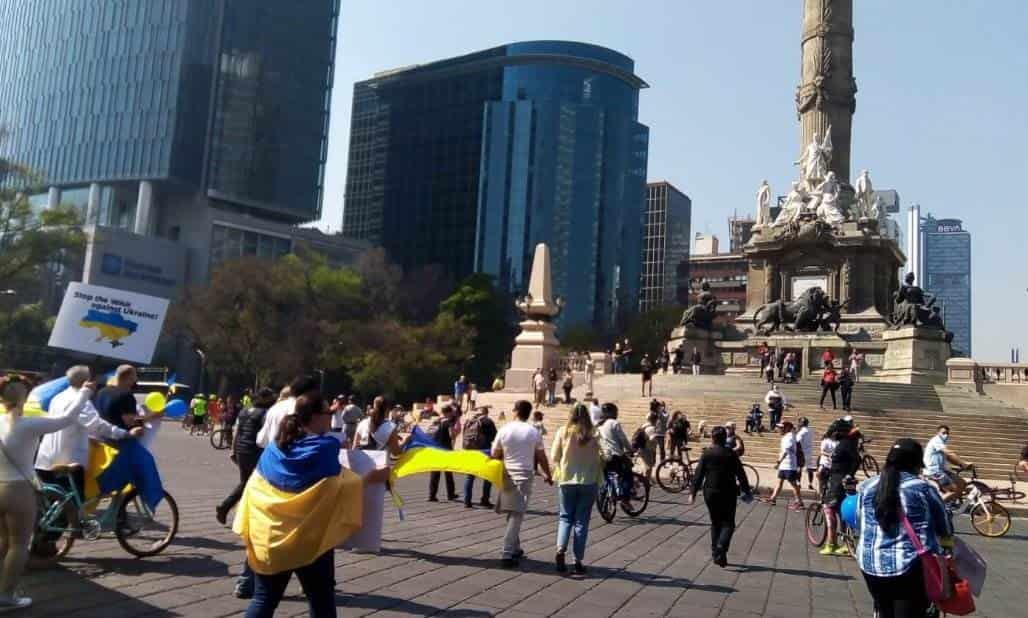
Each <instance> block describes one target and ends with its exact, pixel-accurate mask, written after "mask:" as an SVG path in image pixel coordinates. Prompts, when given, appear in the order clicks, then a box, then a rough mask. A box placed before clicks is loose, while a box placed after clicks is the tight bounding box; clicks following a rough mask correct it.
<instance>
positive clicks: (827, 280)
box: [669, 0, 951, 383]
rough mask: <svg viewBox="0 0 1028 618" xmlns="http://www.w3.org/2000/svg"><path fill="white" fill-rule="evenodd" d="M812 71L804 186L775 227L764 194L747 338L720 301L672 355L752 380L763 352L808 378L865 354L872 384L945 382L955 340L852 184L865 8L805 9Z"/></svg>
mask: <svg viewBox="0 0 1028 618" xmlns="http://www.w3.org/2000/svg"><path fill="white" fill-rule="evenodd" d="M801 48H802V63H801V79H800V85H799V86H798V87H797V89H796V110H797V114H798V116H799V121H800V145H801V149H800V153H799V158H798V159H797V160H796V161H795V164H796V166H797V168H798V177H797V179H796V180H795V181H794V182H792V185H791V188H790V189H789V192H788V195H787V196H786V197H785V199H784V201H782V202H781V204H780V209H779V211H778V213H777V215H776V216H774V217H773V218H772V216H771V204H770V199H771V189H770V187H769V185H768V184H767V181H764V182H763V183H762V184H761V186H760V188H759V189H758V191H757V218H756V224H755V225H754V227H753V236H752V237H751V239H750V241H749V242H748V243H747V245H746V246H745V247H744V248H743V254H744V255H745V256H746V258H747V260H748V261H749V272H748V281H747V292H746V307H747V311H746V313H745V314H743V315H740V316H739V317H738V318H737V319H736V330H734V331H733V330H723V329H714V328H713V327H712V320H713V317H714V313H715V310H716V307H717V304H718V301H717V299H716V297H715V296H714V295H713V294H712V293H711V292H710V291H709V290H704V291H703V292H701V295H700V298H699V302H698V303H697V304H696V305H694V306H692V307H690V308H688V309H687V310H686V312H685V314H684V315H683V317H682V324H681V326H680V327H679V328H677V329H675V330H674V331H673V332H672V335H671V341H670V342H669V347H670V348H672V349H674V348H675V347H677V346H679V345H684V346H685V348H686V351H687V352H689V351H691V349H692V348H693V347H695V348H697V349H698V350H699V351H700V352H701V355H702V357H703V359H704V362H703V364H704V371H710V372H711V373H722V372H723V373H733V372H746V371H752V370H753V365H754V362H755V361H754V352H755V350H756V348H757V347H758V346H759V345H761V344H763V343H765V342H766V343H767V344H768V346H769V347H775V348H780V349H783V350H785V351H787V352H789V351H791V352H795V353H797V355H798V356H799V357H800V358H801V359H802V362H801V372H802V374H803V375H805V376H806V375H812V374H813V373H814V372H815V371H816V370H818V369H820V365H821V360H820V359H821V355H822V354H823V352H824V350H826V349H829V350H832V352H833V353H834V355H835V356H836V358H840V357H842V356H843V354H844V353H846V352H848V351H849V350H857V351H858V352H861V353H863V354H864V358H865V375H866V374H869V375H868V377H870V378H872V379H877V380H881V381H890V382H902V383H935V382H943V381H945V371H946V360H947V359H948V358H949V339H950V338H951V337H950V335H949V334H948V333H947V332H946V331H945V328H944V327H943V325H942V322H941V319H940V317H939V311H938V309H936V308H934V307H933V301H932V299H931V298H930V297H929V296H928V295H927V294H925V293H924V292H923V291H922V290H921V289H920V288H919V287H917V285H916V282H915V281H913V280H912V276H908V279H909V280H907V281H905V282H904V284H903V285H902V286H901V285H900V281H899V273H900V269H901V268H902V267H903V265H904V264H905V262H906V257H905V256H904V255H903V252H902V251H901V250H900V249H899V246H898V244H897V242H896V238H895V232H894V230H895V229H896V228H895V225H893V223H892V222H891V221H890V220H889V217H888V213H887V212H886V209H885V207H884V206H883V205H882V204H881V202H880V201H879V200H878V198H877V197H876V196H875V193H874V189H873V186H872V182H871V178H870V174H869V173H868V172H867V170H863V171H862V172H861V174H860V175H859V176H858V178H857V179H856V181H855V182H853V183H852V184H851V182H850V137H851V127H852V119H853V113H854V111H855V110H856V92H857V85H856V80H855V79H854V77H853V53H852V52H853V1H852V0H804V13H803V34H802V42H801Z"/></svg>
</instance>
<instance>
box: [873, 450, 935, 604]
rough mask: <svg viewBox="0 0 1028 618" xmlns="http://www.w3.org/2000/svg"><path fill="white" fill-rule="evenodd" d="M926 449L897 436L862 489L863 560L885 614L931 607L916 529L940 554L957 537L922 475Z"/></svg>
mask: <svg viewBox="0 0 1028 618" xmlns="http://www.w3.org/2000/svg"><path fill="white" fill-rule="evenodd" d="M923 454H924V451H923V449H922V448H921V445H920V444H919V443H918V442H917V441H916V440H911V439H909V438H903V439H900V440H897V441H896V443H895V444H893V445H892V448H891V449H889V455H888V457H887V458H886V460H885V467H884V468H883V469H882V473H881V475H880V476H876V477H872V478H870V479H867V480H866V481H864V482H863V483H861V484H860V487H858V488H857V491H858V494H859V503H858V504H859V505H858V509H857V517H858V525H859V529H860V542H859V544H858V545H857V564H858V565H860V570H861V571H862V572H863V574H864V580H865V581H866V582H867V588H868V590H869V591H870V592H871V597H872V598H873V599H874V602H875V609H876V610H877V612H878V614H877V615H878V616H879V617H880V618H922V617H923V616H924V615H925V612H926V611H927V609H928V598H927V597H926V596H925V584H924V573H923V572H922V569H921V561H920V559H919V558H918V556H917V550H916V549H915V546H914V542H913V540H912V539H911V533H913V534H916V535H917V537H918V540H919V542H920V544H921V545H923V546H924V547H925V548H926V549H927V550H928V551H931V552H935V553H938V552H940V551H941V546H942V545H943V544H947V543H948V542H949V541H950V540H951V537H952V536H953V529H952V528H951V527H950V522H949V519H948V518H947V517H946V507H945V506H943V503H942V498H941V497H940V496H939V492H938V491H937V490H936V489H935V488H934V487H932V486H931V485H930V484H928V482H927V481H925V480H923V479H922V478H920V477H919V476H918V474H919V473H920V472H921V466H922V457H923Z"/></svg>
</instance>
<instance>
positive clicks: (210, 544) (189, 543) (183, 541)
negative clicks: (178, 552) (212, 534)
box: [172, 536, 243, 551]
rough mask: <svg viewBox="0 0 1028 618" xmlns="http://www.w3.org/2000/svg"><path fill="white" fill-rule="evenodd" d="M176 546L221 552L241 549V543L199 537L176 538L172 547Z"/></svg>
mask: <svg viewBox="0 0 1028 618" xmlns="http://www.w3.org/2000/svg"><path fill="white" fill-rule="evenodd" d="M176 545H185V546H186V547H194V548H196V549H217V550H222V551H233V550H237V549H239V550H241V549H243V544H242V542H241V541H240V542H239V543H226V542H225V541H219V540H217V539H205V538H203V537H199V536H176V537H175V541H174V542H173V543H172V546H176Z"/></svg>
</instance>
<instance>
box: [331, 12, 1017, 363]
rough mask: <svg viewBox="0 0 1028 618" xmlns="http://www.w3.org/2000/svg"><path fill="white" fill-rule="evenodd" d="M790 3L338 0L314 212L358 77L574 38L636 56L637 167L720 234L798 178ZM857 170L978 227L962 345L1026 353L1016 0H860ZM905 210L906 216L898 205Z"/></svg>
mask: <svg viewBox="0 0 1028 618" xmlns="http://www.w3.org/2000/svg"><path fill="white" fill-rule="evenodd" d="M802 4H803V3H802V1H801V0H734V1H733V2H710V1H709V0H677V1H670V0H669V1H664V0H633V1H631V2H629V1H626V0H587V1H586V0H431V1H426V0H386V1H382V0H343V2H342V5H343V6H342V7H341V12H340V19H339V23H340V26H339V33H338V41H337V50H336V51H337V53H336V68H335V82H334V84H335V85H334V89H333V93H332V115H331V125H330V129H329V152H328V162H327V166H326V174H325V200H324V206H323V213H324V216H323V218H322V220H321V222H320V223H319V226H320V227H322V228H323V229H326V230H338V229H339V228H340V226H341V222H342V210H343V194H344V187H345V182H346V159H347V150H348V143H349V132H350V127H349V125H350V107H351V100H352V97H353V83H354V82H356V81H360V80H362V79H366V78H368V77H370V76H371V75H372V74H374V73H375V72H377V71H381V70H385V69H389V68H395V67H400V66H406V65H410V64H418V63H424V62H429V61H433V60H439V59H443V58H448V57H451V56H456V55H460V54H464V53H468V52H472V51H477V50H480V49H485V48H488V47H492V46H496V45H501V44H504V43H510V42H515V41H526V40H537V39H561V40H573V41H583V42H588V43H593V44H597V45H602V46H605V47H609V48H612V49H615V50H617V51H620V52H622V53H624V54H626V55H628V56H630V57H631V58H633V59H634V60H635V70H636V73H637V74H638V75H639V76H640V77H642V78H643V79H644V80H645V81H646V82H647V83H648V84H649V85H650V87H649V88H648V89H645V90H643V91H642V92H641V94H640V104H639V121H640V122H642V123H643V124H646V125H648V126H649V127H650V152H649V173H648V177H649V179H650V180H651V181H652V180H667V181H669V182H671V183H672V184H674V185H675V186H677V187H678V188H679V189H681V190H683V191H684V192H685V193H687V194H688V195H689V196H690V197H691V198H692V203H693V214H692V227H693V232H694V233H695V232H710V233H714V234H717V235H718V236H719V237H721V238H722V239H723V241H724V242H725V243H726V244H727V219H728V218H729V217H731V216H732V215H733V213H737V214H739V215H751V216H752V215H753V214H754V211H755V199H754V195H755V193H756V190H757V187H758V185H759V184H760V181H761V180H762V179H764V178H767V179H768V181H769V182H770V183H771V187H772V190H773V191H774V193H775V194H784V193H785V192H786V188H787V187H788V183H789V182H790V181H791V180H793V179H794V178H795V175H796V170H795V168H794V167H793V165H792V162H793V161H794V160H795V159H796V158H797V155H798V152H799V149H800V144H799V123H798V121H797V119H796V112H795V103H794V99H793V97H794V92H795V88H796V85H797V83H798V81H799V70H800V66H799V63H800V29H801V18H802ZM855 5H856V6H855V8H854V13H855V14H854V30H855V33H856V35H855V41H854V49H853V55H854V75H855V77H856V80H857V86H858V88H859V91H858V92H857V110H856V115H855V116H854V119H853V146H852V159H851V168H852V170H851V174H852V176H853V177H854V178H855V176H856V174H857V173H859V170H860V169H862V168H868V169H869V170H870V172H871V178H872V180H873V181H874V185H875V187H876V188H894V189H896V190H897V191H899V193H900V196H901V199H902V204H903V207H904V210H905V209H906V206H909V205H911V204H915V203H916V204H920V205H921V208H922V214H925V213H931V214H933V215H935V216H936V217H937V218H958V219H963V222H964V229H965V230H969V231H970V232H971V238H972V288H973V292H972V295H973V303H972V304H973V308H972V313H973V325H972V338H973V340H972V351H973V355H974V357H975V358H977V359H979V360H993V361H999V360H1005V359H1009V356H1010V352H1009V350H1010V349H1011V348H1012V347H1020V348H1022V349H1023V350H1024V351H1025V353H1026V356H1028V328H1026V327H1025V323H1024V322H1023V321H1022V316H1023V315H1025V313H1024V312H1025V309H1026V308H1028V271H1026V270H1022V269H1021V268H1022V267H1019V266H1017V264H1019V263H1022V262H1020V261H1019V259H1018V258H1017V257H1016V256H1017V255H1022V254H1020V253H1018V251H1020V250H1021V249H1022V248H1023V247H1024V246H1025V244H1026V243H1028V199H1026V197H1025V196H1026V194H1028V190H1026V188H1025V187H1026V184H1028V183H1026V182H1025V181H1026V180H1028V147H1026V145H1028V36H1026V34H1028V2H1024V1H1023V0H988V2H986V1H984V0H979V1H977V2H966V1H963V0H904V1H903V2H895V1H894V0H856V1H855ZM902 214H903V213H901V214H900V216H901V217H902Z"/></svg>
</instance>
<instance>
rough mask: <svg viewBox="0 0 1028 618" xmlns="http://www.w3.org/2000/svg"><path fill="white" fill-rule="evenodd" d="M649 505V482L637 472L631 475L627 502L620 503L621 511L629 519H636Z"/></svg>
mask: <svg viewBox="0 0 1028 618" xmlns="http://www.w3.org/2000/svg"><path fill="white" fill-rule="evenodd" d="M649 503H650V482H649V481H648V480H646V477H645V476H643V475H641V474H639V473H638V472H633V473H632V488H631V490H630V491H629V492H628V500H626V501H624V502H622V503H621V510H622V511H624V512H625V515H628V516H629V517H638V516H639V515H641V514H642V512H643V511H645V510H646V505H647V504H649Z"/></svg>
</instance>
